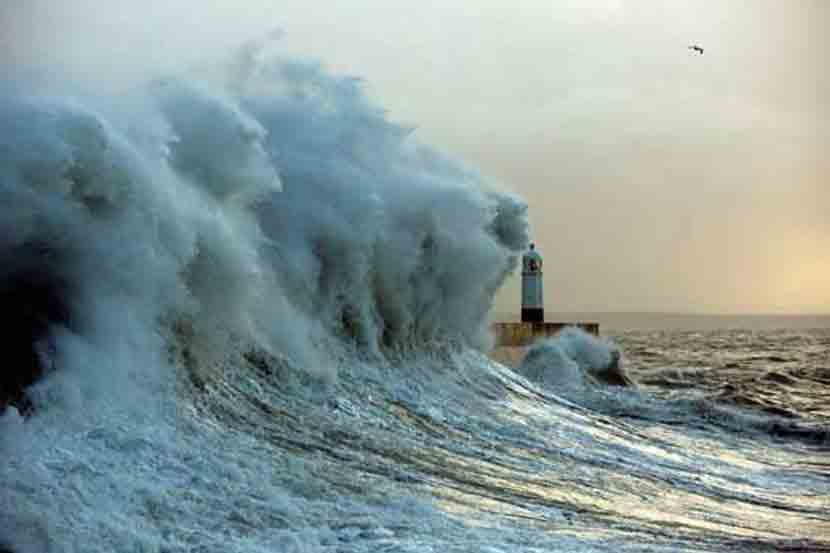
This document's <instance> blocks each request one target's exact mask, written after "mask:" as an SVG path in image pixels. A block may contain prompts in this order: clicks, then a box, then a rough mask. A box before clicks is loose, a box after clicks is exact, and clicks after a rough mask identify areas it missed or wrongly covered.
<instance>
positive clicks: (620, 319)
mask: <svg viewBox="0 0 830 553" xmlns="http://www.w3.org/2000/svg"><path fill="white" fill-rule="evenodd" d="M491 318H492V320H493V321H494V322H496V321H518V320H519V319H520V316H519V314H518V313H499V314H495V315H493V316H492V317H491ZM545 318H546V320H548V321H551V322H560V321H561V322H571V321H573V322H577V321H590V322H598V323H599V325H600V331H601V332H602V333H603V334H609V333H611V334H613V333H614V332H620V331H622V332H626V331H631V330H694V331H701V330H783V329H790V330H803V329H811V328H830V315H708V314H706V315H704V314H693V313H636V312H632V313H628V312H607V313H605V312H568V313H558V312H546V317H545Z"/></svg>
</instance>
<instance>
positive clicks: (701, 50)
mask: <svg viewBox="0 0 830 553" xmlns="http://www.w3.org/2000/svg"><path fill="white" fill-rule="evenodd" d="M689 50H694V51H695V52H697V53H698V54H703V48H702V47H700V46H698V45H697V44H693V45H691V46H689Z"/></svg>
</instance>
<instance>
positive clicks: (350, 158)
mask: <svg viewBox="0 0 830 553" xmlns="http://www.w3.org/2000/svg"><path fill="white" fill-rule="evenodd" d="M264 52H265V50H264V46H263V45H262V44H259V45H253V46H249V47H246V48H243V49H242V50H241V51H240V52H238V53H236V55H235V56H233V57H232V58H231V59H230V60H228V61H226V62H224V63H221V64H216V66H214V67H212V68H210V69H201V70H198V71H194V72H193V74H190V75H186V76H181V77H177V78H170V79H165V80H160V81H155V82H153V83H151V84H149V85H148V86H147V87H145V88H143V89H141V90H134V91H131V92H130V93H129V95H128V96H129V97H128V98H126V99H122V100H121V101H119V102H118V103H115V102H111V101H106V102H105V101H102V100H101V99H100V98H96V97H91V96H89V97H87V96H84V95H82V94H80V95H77V96H73V97H69V96H68V95H60V96H57V95H55V94H53V93H52V92H51V90H49V89H48V87H47V88H46V89H44V88H43V87H39V88H34V87H27V85H26V84H25V83H17V84H16V86H15V87H8V88H7V89H6V90H4V91H3V98H2V102H0V112H2V113H0V177H1V178H2V180H0V197H1V198H0V199H1V200H2V201H0V227H2V228H0V236H2V243H0V255H2V259H3V264H2V269H0V295H2V297H3V298H4V300H8V301H4V304H5V305H9V306H10V309H7V310H6V312H5V313H4V317H5V318H6V322H9V323H11V326H12V327H15V328H17V330H16V331H15V332H16V334H15V340H14V343H16V344H19V346H16V347H17V349H16V350H15V351H14V352H13V354H12V359H13V365H14V367H15V369H14V370H13V371H11V374H10V375H9V374H8V373H4V376H3V381H2V383H1V384H2V389H1V391H2V394H0V406H4V405H6V404H11V405H15V406H17V407H19V408H20V409H23V410H28V409H30V408H31V406H32V405H34V404H41V406H43V405H46V404H54V403H61V402H64V403H65V402H66V401H70V402H74V403H84V402H85V401H87V400H89V399H90V398H92V397H95V396H101V395H104V396H108V395H109V394H114V395H115V396H117V395H118V391H119V390H123V389H125V388H128V389H130V390H131V392H130V395H131V396H132V395H135V394H138V393H139V390H141V389H146V388H149V389H151V390H152V391H153V392H155V391H157V388H158V387H159V386H162V387H164V386H167V385H169V377H168V376H166V375H167V373H170V372H172V369H173V367H171V358H170V351H169V350H170V347H171V344H172V347H174V349H186V350H187V352H188V355H190V356H192V357H193V356H195V357H198V359H199V362H200V364H202V365H204V364H210V363H214V362H217V361H218V360H219V359H221V358H222V357H223V356H225V355H226V352H228V351H230V350H231V349H234V348H247V347H249V346H251V345H255V346H256V347H257V348H261V349H264V350H265V351H267V352H269V353H271V354H275V355H280V356H283V357H285V358H287V359H290V360H291V361H292V363H293V364H294V365H295V366H296V367H298V368H299V369H300V370H303V371H308V372H310V373H314V374H316V375H317V376H321V377H323V378H327V379H332V378H335V377H336V369H335V366H336V362H335V361H333V360H336V359H337V358H338V355H339V354H338V352H340V353H341V354H342V352H344V351H350V352H354V353H357V354H359V355H361V356H369V357H383V356H384V355H386V354H388V352H390V351H395V350H400V349H402V348H403V349H406V348H411V347H418V345H419V344H425V343H427V342H430V341H435V340H438V341H456V342H459V343H463V344H466V345H470V346H473V347H479V348H483V347H486V346H487V345H488V340H489V337H488V334H487V325H486V314H487V312H488V310H489V308H490V305H491V302H492V298H493V295H494V293H495V291H496V290H497V289H498V288H499V286H500V285H501V284H502V282H503V280H504V279H505V277H506V276H507V275H508V274H509V273H510V272H511V271H512V270H513V268H514V267H515V265H516V260H517V255H518V252H519V251H520V250H521V249H522V248H523V247H524V245H525V244H526V243H527V219H526V206H525V204H524V203H523V202H522V201H521V200H520V199H518V198H516V197H514V196H512V195H509V194H506V193H503V192H499V191H497V190H495V189H494V188H493V187H492V186H491V185H489V184H488V182H487V181H486V179H484V178H483V177H481V176H480V175H478V174H477V173H476V172H475V171H473V170H471V169H470V168H468V167H465V166H464V165H463V164H461V163H459V162H457V161H455V160H453V159H451V158H449V157H447V156H444V155H442V154H440V153H438V152H436V151H435V150H433V149H431V148H428V147H426V146H424V145H422V144H420V143H418V141H417V140H416V139H415V138H414V137H413V136H412V134H411V129H409V128H406V127H404V126H401V125H398V124H395V123H392V122H390V121H389V120H388V119H387V117H386V116H385V114H384V113H383V111H382V110H381V109H380V108H378V107H377V106H375V105H373V104H372V103H371V102H370V101H369V100H367V98H366V96H365V94H364V93H363V91H362V88H361V86H362V85H361V84H360V82H359V81H357V80H355V79H351V78H348V77H340V76H333V75H331V74H329V73H328V72H327V71H326V70H325V69H324V68H323V67H322V66H321V65H320V64H318V63H313V62H304V61H294V60H286V59H281V58H279V57H276V56H268V55H266V54H265V53H264ZM35 276H36V278H35ZM183 342H186V343H183ZM54 367H58V368H59V370H53V368H54ZM44 375H46V378H43V377H44ZM34 382H37V383H38V384H37V385H36V386H35V387H34V388H33V389H31V390H30V393H28V394H24V393H23V390H24V389H25V388H26V387H27V386H30V385H31V384H32V383H34ZM148 383H149V384H148ZM145 384H146V385H145ZM110 397H111V396H110ZM67 398H74V399H67Z"/></svg>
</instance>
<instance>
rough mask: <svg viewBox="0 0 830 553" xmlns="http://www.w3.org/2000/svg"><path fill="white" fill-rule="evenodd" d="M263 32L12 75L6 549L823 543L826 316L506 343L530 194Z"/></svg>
mask: <svg viewBox="0 0 830 553" xmlns="http://www.w3.org/2000/svg"><path fill="white" fill-rule="evenodd" d="M260 46H261V45H256V44H254V45H251V46H249V47H247V48H245V49H243V50H242V52H239V53H237V54H235V55H234V56H232V57H231V58H230V59H229V60H225V61H223V62H222V63H217V64H214V65H211V66H209V67H202V68H198V69H194V70H193V71H192V72H190V73H188V74H187V75H180V76H176V77H169V78H165V79H160V80H155V81H153V82H152V83H150V84H148V85H147V86H143V87H138V88H137V89H136V90H133V91H130V92H128V93H125V94H124V95H121V96H119V97H118V98H117V100H116V99H113V98H102V97H101V96H100V95H90V94H84V93H82V92H80V91H71V90H66V87H58V86H50V85H49V84H48V81H43V80H39V81H38V84H37V85H34V84H32V82H31V81H25V80H18V81H14V82H12V83H10V84H8V86H6V87H5V88H4V89H3V90H2V103H1V104H0V214H1V216H0V252H2V253H0V255H2V260H3V263H2V264H1V265H0V285H2V287H0V297H2V298H3V302H4V313H3V317H4V321H3V322H4V323H6V324H5V325H4V327H5V328H6V329H7V330H6V331H5V332H7V340H6V342H5V344H6V351H5V353H6V355H5V365H4V368H3V373H2V382H0V383H2V390H0V392H2V396H0V408H2V409H3V414H2V416H0V486H2V494H0V550H5V551H14V552H17V553H28V552H53V551H54V552H64V551H66V552H73V551H77V552H85V553H89V552H97V551H101V552H103V551H135V552H138V551H141V552H158V553H161V552H175V551H182V552H184V551H187V552H213V551H216V552H219V551H222V552H229V551H238V552H265V551H269V552H270V551H280V552H313V551H326V552H335V551H367V552H368V551H390V552H391V551H401V552H403V551H412V552H426V551H448V552H449V551H459V552H460V551H488V552H502V551H503V552H508V551H509V552H514V551H624V550H629V551H644V550H646V551H648V550H650V551H684V550H688V551H802V550H813V551H819V550H830V476H828V475H830V438H828V433H829V432H830V430H828V427H829V425H830V413H829V412H828V408H827V405H828V402H827V400H828V389H829V388H830V359H828V348H829V347H830V333H828V331H826V330H814V331H807V330H802V331H798V332H795V331H789V332H788V331H780V332H778V331H764V332H759V331H754V332H753V331H746V332H743V331H737V330H730V331H721V332H709V333H703V332H699V333H691V332H686V333H683V332H662V333H661V332H628V333H621V334H619V335H618V336H614V337H608V338H604V339H595V338H593V337H590V336H588V335H585V334H582V333H580V332H579V331H576V330H569V331H567V332H565V333H563V334H562V335H560V336H559V337H558V338H555V339H553V340H552V341H549V342H545V343H542V344H539V345H538V346H537V347H536V348H534V350H532V352H531V353H532V354H533V355H532V356H531V357H529V358H528V362H527V363H525V364H522V365H520V366H519V367H516V368H511V367H507V366H504V365H501V364H498V363H496V362H494V361H492V360H491V359H490V358H489V357H487V356H486V355H485V354H484V353H482V352H486V351H487V349H488V348H489V347H490V345H491V338H490V336H489V334H488V325H489V322H488V317H487V314H488V312H489V310H490V307H491V303H492V298H493V295H494V293H495V292H496V290H498V288H499V287H500V285H501V284H502V282H503V280H504V279H505V278H506V276H507V275H508V274H509V273H510V272H511V271H512V270H513V269H514V268H515V265H516V258H517V255H518V253H519V252H520V251H521V250H522V249H523V248H524V247H525V246H526V244H527V241H528V234H527V233H528V228H527V220H526V207H525V205H524V204H523V202H522V201H521V200H520V199H518V198H515V197H513V196H511V195H508V194H505V193H502V192H499V191H498V187H496V186H494V185H492V184H491V183H489V182H488V181H487V180H486V179H485V178H483V177H482V176H480V175H478V174H477V173H476V172H475V171H474V170H472V169H470V168H468V167H465V166H464V165H462V164H460V163H458V162H457V161H454V160H453V159H451V158H449V157H447V156H444V155H442V154H440V153H438V152H435V151H434V150H432V149H430V148H428V147H426V146H424V145H422V144H420V143H418V141H417V140H416V139H415V138H414V137H413V136H412V135H411V133H410V130H409V129H407V128H404V127H401V126H399V125H396V124H394V123H392V122H390V121H388V120H387V119H386V117H385V115H384V113H383V112H382V111H381V110H380V109H379V108H377V107H376V106H374V105H373V104H372V103H371V102H370V101H368V100H367V99H366V97H365V95H364V94H363V92H362V90H361V84H360V82H359V81H357V80H355V79H350V78H344V77H339V76H333V75H330V74H328V73H327V72H326V71H325V69H324V68H322V67H321V66H320V65H318V64H316V63H310V62H305V61H296V60H287V59H282V58H273V57H270V56H268V55H266V54H265V53H264V51H263V50H262V49H261V48H260ZM620 352H621V354H622V357H621V359H622V364H623V367H624V369H625V370H626V371H628V376H629V377H630V379H631V380H632V381H633V385H631V386H624V387H619V386H609V385H607V384H604V383H603V381H602V379H598V378H597V374H599V372H601V371H602V370H603V369H604V368H605V367H606V366H607V365H608V364H609V363H612V362H613V361H614V359H615V358H616V357H617V355H618V353H620Z"/></svg>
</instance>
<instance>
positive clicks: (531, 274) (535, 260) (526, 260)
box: [522, 244, 545, 323]
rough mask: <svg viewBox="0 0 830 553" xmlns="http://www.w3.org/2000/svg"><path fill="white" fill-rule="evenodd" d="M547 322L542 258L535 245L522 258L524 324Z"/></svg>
mask: <svg viewBox="0 0 830 553" xmlns="http://www.w3.org/2000/svg"><path fill="white" fill-rule="evenodd" d="M544 320H545V302H544V300H543V299H542V256H541V255H539V252H537V251H536V246H535V245H534V244H531V245H530V249H529V250H528V251H527V252H525V254H524V255H523V256H522V322H523V323H541V322H544Z"/></svg>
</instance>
